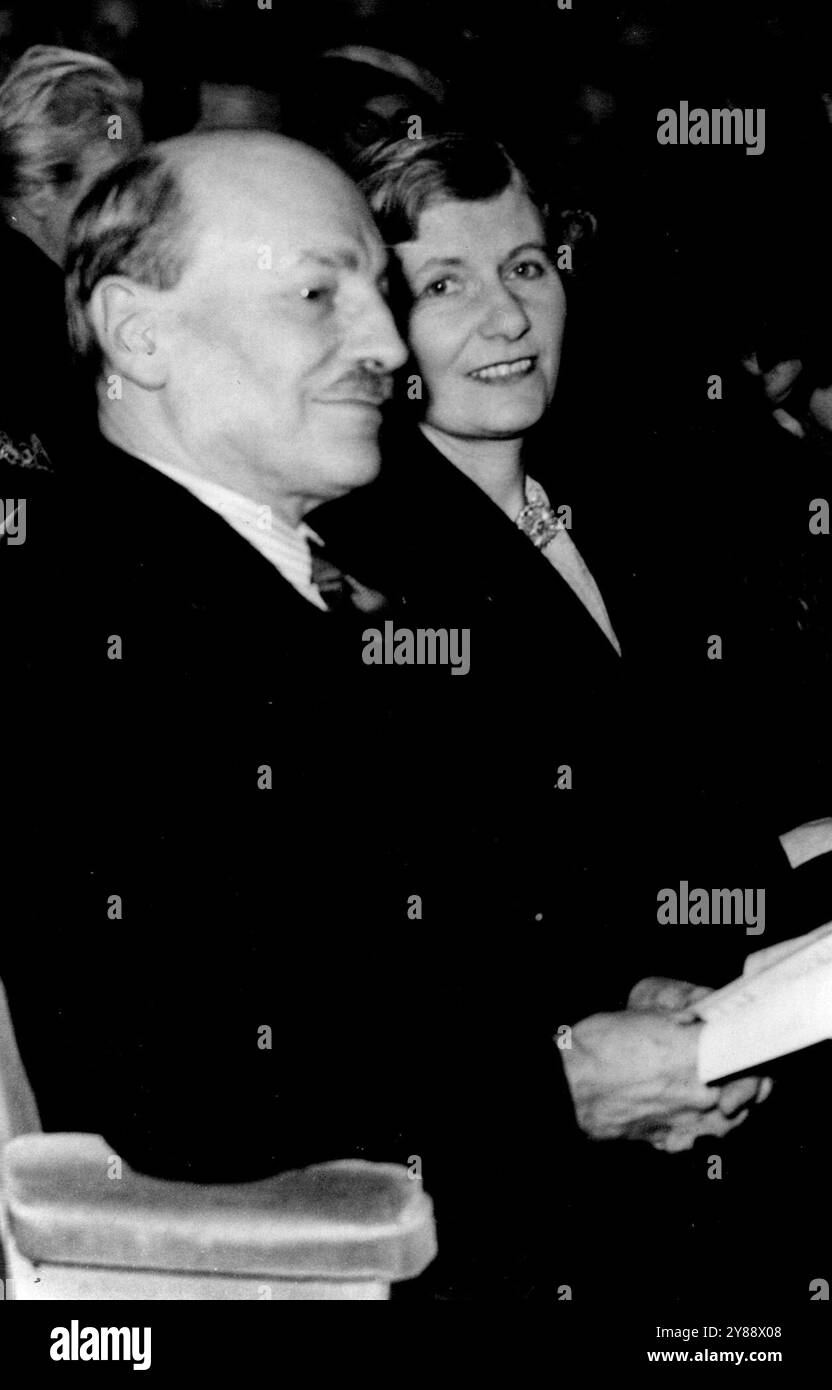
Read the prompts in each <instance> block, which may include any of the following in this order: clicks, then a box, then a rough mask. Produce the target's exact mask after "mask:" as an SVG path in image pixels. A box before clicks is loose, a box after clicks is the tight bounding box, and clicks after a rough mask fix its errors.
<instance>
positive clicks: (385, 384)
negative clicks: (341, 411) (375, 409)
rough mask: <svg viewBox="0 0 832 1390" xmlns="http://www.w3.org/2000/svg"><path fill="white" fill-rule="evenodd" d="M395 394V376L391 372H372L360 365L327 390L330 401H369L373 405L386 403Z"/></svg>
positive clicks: (326, 397) (327, 397) (327, 398)
mask: <svg viewBox="0 0 832 1390" xmlns="http://www.w3.org/2000/svg"><path fill="white" fill-rule="evenodd" d="M392 394H393V378H392V376H391V374H390V373H389V372H370V371H368V370H367V369H366V367H363V368H361V367H359V368H357V369H356V370H355V371H353V372H348V373H347V375H346V376H342V377H341V379H340V381H336V382H335V385H334V386H331V387H330V388H329V390H328V391H327V392H326V396H325V399H326V400H328V401H352V400H359V401H367V402H368V403H369V404H371V405H384V402H385V401H389V399H390V397H391V396H392Z"/></svg>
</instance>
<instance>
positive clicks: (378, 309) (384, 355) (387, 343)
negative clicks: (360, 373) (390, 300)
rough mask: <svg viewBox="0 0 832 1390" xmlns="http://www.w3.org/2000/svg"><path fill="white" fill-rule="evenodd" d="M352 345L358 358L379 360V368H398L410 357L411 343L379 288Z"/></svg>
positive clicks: (390, 370) (390, 369)
mask: <svg viewBox="0 0 832 1390" xmlns="http://www.w3.org/2000/svg"><path fill="white" fill-rule="evenodd" d="M352 346H353V351H354V353H355V356H356V358H360V359H362V360H363V361H365V362H373V363H376V364H377V366H378V369H379V371H383V372H395V371H396V370H397V369H398V368H399V367H403V366H404V364H405V362H406V361H407V358H408V351H407V346H406V344H405V343H404V342H403V341H402V339H401V338H400V337H399V334H398V331H397V329H396V325H395V322H394V320H393V315H392V314H391V312H390V310H389V309H388V307H387V305H386V303H385V302H384V300H383V299H382V297H381V295H380V294H378V293H377V292H375V291H374V292H373V295H372V297H371V299H370V300H369V302H368V303H367V305H366V307H365V309H364V312H363V313H362V314H361V316H360V319H359V320H358V322H357V323H356V325H355V331H354V333H353V341H352Z"/></svg>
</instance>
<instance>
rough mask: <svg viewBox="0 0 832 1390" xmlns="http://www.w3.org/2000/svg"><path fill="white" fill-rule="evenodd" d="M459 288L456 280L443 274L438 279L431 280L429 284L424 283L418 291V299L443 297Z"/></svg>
mask: <svg viewBox="0 0 832 1390" xmlns="http://www.w3.org/2000/svg"><path fill="white" fill-rule="evenodd" d="M458 288H459V286H458V283H457V281H456V280H455V279H454V277H453V276H451V275H443V276H442V277H441V278H440V279H439V280H431V282H430V284H429V285H425V287H424V289H423V290H420V291H419V295H418V298H419V299H444V298H445V297H446V296H447V295H449V294H453V293H454V292H455V291H456V290H457V289H458Z"/></svg>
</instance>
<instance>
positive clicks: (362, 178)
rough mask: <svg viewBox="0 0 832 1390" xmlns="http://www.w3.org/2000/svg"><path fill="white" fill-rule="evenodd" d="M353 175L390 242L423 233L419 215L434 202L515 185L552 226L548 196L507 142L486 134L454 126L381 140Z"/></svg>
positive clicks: (492, 194) (476, 198) (478, 197)
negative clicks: (541, 193) (450, 129)
mask: <svg viewBox="0 0 832 1390" xmlns="http://www.w3.org/2000/svg"><path fill="white" fill-rule="evenodd" d="M353 175H354V177H355V178H356V180H357V181H358V183H359V185H360V187H361V190H362V192H363V193H364V196H365V198H366V199H367V201H368V203H369V204H370V207H371V208H372V210H373V212H374V214H375V218H376V222H377V224H378V228H379V231H380V232H381V235H382V238H383V240H384V242H385V243H386V245H388V246H398V245H399V244H400V243H401V242H403V241H411V240H412V239H413V238H414V237H416V236H418V231H419V219H420V217H421V215H422V213H423V212H424V211H425V209H426V208H427V207H430V206H431V205H432V204H434V203H439V202H446V201H449V200H458V201H462V202H480V201H482V200H485V199H488V198H496V197H498V196H499V195H500V194H501V193H503V192H504V191H505V189H506V188H508V187H509V186H510V185H511V184H515V185H517V186H518V187H519V188H521V189H522V190H523V192H524V193H526V194H527V195H528V197H529V198H530V200H531V202H532V203H533V204H534V206H535V207H536V208H537V209H538V211H539V213H540V215H541V217H542V219H543V224H544V226H547V225H548V220H549V209H548V207H547V205H546V203H545V201H544V200H543V199H542V198H541V197H540V196H539V194H538V193H537V192H536V191H535V189H534V188H533V187H532V185H531V182H530V180H529V179H528V178H527V176H526V175H525V174H524V173H523V171H522V169H520V167H519V166H518V165H517V164H515V162H514V160H513V159H512V158H511V155H510V154H509V153H508V151H507V150H506V149H505V148H504V146H503V145H501V144H500V143H499V142H498V141H497V140H492V139H490V138H488V137H487V136H482V135H470V134H466V133H465V132H462V131H453V132H451V133H449V134H445V135H425V136H423V137H421V138H419V139H414V140H411V139H408V138H405V139H401V140H382V141H379V142H378V143H377V144H375V145H371V146H370V147H369V149H367V150H365V151H364V153H363V154H362V155H361V156H360V157H359V158H358V159H357V160H356V162H355V165H354V167H353Z"/></svg>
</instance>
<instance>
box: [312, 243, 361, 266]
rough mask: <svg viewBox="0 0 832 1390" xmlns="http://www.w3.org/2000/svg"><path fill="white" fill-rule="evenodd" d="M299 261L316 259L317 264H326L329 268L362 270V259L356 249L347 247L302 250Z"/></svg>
mask: <svg viewBox="0 0 832 1390" xmlns="http://www.w3.org/2000/svg"><path fill="white" fill-rule="evenodd" d="M297 259H298V261H299V262H301V261H314V263H315V264H316V265H320V266H324V267H325V268H326V269H327V270H360V269H361V261H360V260H359V257H358V256H357V254H356V252H355V251H348V250H346V248H345V249H344V250H343V251H341V250H334V251H314V250H311V249H308V250H305V251H301V252H300V253H299V255H298V258H297Z"/></svg>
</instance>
